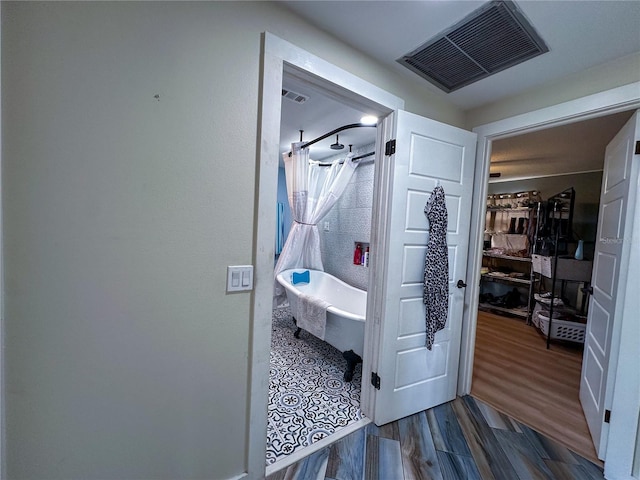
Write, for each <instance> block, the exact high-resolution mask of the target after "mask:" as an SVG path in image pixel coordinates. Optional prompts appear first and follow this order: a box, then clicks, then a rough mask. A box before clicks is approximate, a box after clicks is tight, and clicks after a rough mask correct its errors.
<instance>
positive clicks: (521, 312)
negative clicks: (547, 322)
mask: <svg viewBox="0 0 640 480" xmlns="http://www.w3.org/2000/svg"><path fill="white" fill-rule="evenodd" d="M478 308H481V309H482V310H485V311H491V310H493V311H496V312H502V313H508V314H509V315H514V316H516V317H523V318H528V317H529V313H528V312H527V308H526V307H524V308H506V307H498V306H496V305H491V304H490V303H480V304H478Z"/></svg>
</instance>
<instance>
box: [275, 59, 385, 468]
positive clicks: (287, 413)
mask: <svg viewBox="0 0 640 480" xmlns="http://www.w3.org/2000/svg"><path fill="white" fill-rule="evenodd" d="M282 93H283V95H282V103H281V119H280V153H285V154H286V152H288V151H290V150H291V149H292V144H293V143H295V142H300V141H302V142H314V141H315V140H316V139H318V138H321V137H323V136H325V135H326V134H327V133H328V132H332V131H334V130H336V129H338V128H340V127H342V126H345V125H356V124H359V123H361V120H362V118H363V117H365V116H375V114H376V112H372V110H371V109H365V108H363V107H358V108H356V107H352V106H350V105H346V104H345V103H344V102H343V101H338V100H336V99H334V98H332V97H331V96H330V95H328V92H327V90H326V89H325V88H323V87H322V86H319V85H314V84H312V83H311V82H309V81H307V80H304V79H301V78H299V77H298V76H296V75H293V74H291V73H290V72H287V71H285V74H284V76H283V79H282ZM334 142H335V143H334ZM375 143H376V128H375V121H374V125H373V127H355V128H349V129H345V130H343V131H341V132H340V133H339V134H336V135H332V136H330V137H327V138H326V139H324V140H321V141H319V142H317V143H313V145H311V146H309V154H310V165H309V169H310V171H309V178H317V179H320V182H322V178H324V176H330V175H331V172H333V171H334V170H335V171H337V170H338V169H340V168H345V165H344V162H345V161H346V160H347V159H348V158H349V157H354V158H356V159H357V162H356V163H355V165H356V168H355V170H354V171H353V175H352V176H351V178H350V180H349V182H348V184H347V185H346V188H345V190H344V192H343V193H342V194H341V195H340V198H339V199H338V200H337V202H336V203H335V204H334V205H333V206H332V207H331V209H330V210H329V211H328V212H327V213H326V215H325V216H323V217H322V218H320V219H319V220H317V224H318V231H319V237H320V254H321V258H322V264H323V267H324V272H325V273H326V274H328V276H327V277H326V279H330V280H331V281H335V280H337V281H338V282H344V284H346V285H342V284H340V283H338V282H335V285H336V287H338V288H340V292H341V295H342V297H341V300H340V301H344V308H345V309H347V308H349V307H352V308H353V312H350V313H354V312H356V311H358V312H359V310H362V312H360V313H361V316H362V318H363V320H362V321H358V320H353V319H349V318H344V317H340V316H338V315H334V314H333V313H332V312H327V313H326V317H325V316H323V320H325V322H326V335H324V336H323V340H321V339H320V338H319V337H318V336H317V335H313V334H312V333H310V332H309V331H307V330H305V329H302V328H300V326H299V323H300V322H299V321H300V318H299V317H298V323H296V316H297V315H298V314H299V313H300V312H301V310H300V309H299V308H298V307H299V306H300V305H299V300H298V299H297V298H295V295H294V294H293V293H292V290H293V289H291V290H289V289H288V288H287V289H286V293H287V296H286V298H287V300H286V301H285V302H284V304H282V305H278V306H277V307H275V308H274V309H273V313H272V325H271V353H270V368H269V372H270V378H269V404H268V425H267V457H266V462H267V465H268V466H271V465H274V468H278V469H279V468H282V467H284V466H286V465H288V464H290V463H294V462H295V461H297V460H298V459H300V458H301V457H302V456H305V455H308V454H309V453H310V452H312V451H315V450H316V449H318V448H320V446H319V445H324V444H326V443H327V442H332V441H335V439H336V438H337V437H336V435H338V436H344V435H346V434H348V433H350V432H351V431H353V430H355V429H357V428H359V427H361V426H363V425H364V424H366V423H368V421H369V420H368V419H367V418H366V417H365V416H364V415H363V413H362V410H361V408H360V398H361V385H362V368H361V365H362V363H361V362H362V356H363V355H364V351H363V345H364V316H365V315H366V300H364V301H362V298H365V299H366V292H367V290H368V281H369V271H370V268H369V265H368V261H367V260H368V255H369V253H370V248H371V213H372V208H373V191H374V189H373V184H374V172H375V168H374V160H375ZM336 163H337V164H338V165H340V164H342V166H336V165H335V164H336ZM291 168H293V167H291ZM314 172H315V173H314ZM289 175H292V172H289ZM288 178H289V180H291V178H290V177H288V176H287V173H286V172H285V165H284V162H283V161H282V158H281V159H280V162H279V167H278V188H277V211H278V212H279V214H278V220H277V223H278V224H277V230H276V239H275V240H276V249H275V253H276V257H275V259H274V264H275V263H276V262H277V261H278V258H279V256H280V254H281V252H282V247H283V245H284V244H285V242H286V240H287V238H288V236H289V233H290V231H291V226H292V223H293V222H294V221H295V220H293V219H292V213H291V208H290V207H291V202H292V200H291V197H292V193H291V192H290V191H287V187H288V185H287V184H288V183H290V182H289V181H288V180H287V179H288ZM325 181H326V180H325ZM289 188H291V185H289ZM310 190H311V189H310ZM312 197H314V194H312V193H311V191H309V197H308V200H307V205H309V202H312ZM298 220H300V219H298ZM356 254H357V255H356ZM356 256H357V258H356ZM306 267H308V265H306ZM298 270H299V271H298V272H297V273H300V274H303V273H304V270H305V269H304V268H302V269H298ZM311 275H315V272H311ZM329 276H330V277H329ZM303 280H304V279H303ZM305 283H307V282H306V281H303V282H302V284H305ZM312 283H313V282H309V285H310V286H311V284H312ZM349 287H353V288H349ZM307 294H308V295H314V294H313V293H311V292H305V295H307ZM318 298H319V299H320V297H318ZM335 301H337V299H336V300H334V302H335ZM296 312H298V313H296ZM333 332H335V333H333ZM353 368H355V369H354V370H352V369H353ZM276 463H277V465H275V464H276Z"/></svg>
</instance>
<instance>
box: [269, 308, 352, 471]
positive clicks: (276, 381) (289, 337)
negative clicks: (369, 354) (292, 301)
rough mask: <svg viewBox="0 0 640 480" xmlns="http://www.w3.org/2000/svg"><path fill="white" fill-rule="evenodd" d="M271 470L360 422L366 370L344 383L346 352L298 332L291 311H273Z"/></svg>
mask: <svg viewBox="0 0 640 480" xmlns="http://www.w3.org/2000/svg"><path fill="white" fill-rule="evenodd" d="M272 325H273V326H272V333H271V361H270V363H271V365H270V374H269V407H268V408H269V422H268V426H267V459H266V460H267V465H270V464H272V463H274V462H276V461H277V460H281V459H282V458H284V457H286V456H287V455H290V454H292V453H294V452H295V451H296V450H298V449H300V448H304V447H308V446H309V445H311V444H313V443H315V442H317V441H318V440H320V439H322V438H325V437H326V436H328V435H331V434H333V433H335V432H336V431H338V430H339V429H341V428H344V427H346V426H347V425H349V424H351V423H354V422H357V421H359V420H361V419H362V414H361V412H360V385H361V379H362V369H361V367H360V366H358V367H357V368H356V372H355V374H354V377H353V380H352V381H351V382H345V381H344V380H343V374H344V369H345V366H346V362H345V360H344V358H343V357H342V352H340V351H338V350H337V349H335V348H334V347H332V346H331V345H329V344H328V343H326V342H323V341H322V340H320V339H318V338H316V337H314V336H312V335H311V334H309V333H308V332H305V331H304V330H303V331H302V332H301V335H300V338H299V339H297V338H295V337H294V336H293V334H294V332H295V331H296V326H295V325H294V323H293V318H292V316H291V313H290V311H289V309H288V308H278V309H275V310H274V311H273V323H272Z"/></svg>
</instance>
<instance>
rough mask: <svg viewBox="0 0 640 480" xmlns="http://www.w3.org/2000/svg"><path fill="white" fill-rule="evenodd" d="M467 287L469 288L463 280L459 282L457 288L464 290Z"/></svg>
mask: <svg viewBox="0 0 640 480" xmlns="http://www.w3.org/2000/svg"><path fill="white" fill-rule="evenodd" d="M466 286H467V284H466V283H464V282H463V281H462V280H458V283H456V287H458V288H464V287H466Z"/></svg>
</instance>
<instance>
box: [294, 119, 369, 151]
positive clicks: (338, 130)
mask: <svg viewBox="0 0 640 480" xmlns="http://www.w3.org/2000/svg"><path fill="white" fill-rule="evenodd" d="M376 126H377V125H368V124H366V123H350V124H349V125H343V126H342V127H338V128H336V129H335V130H332V131H330V132H329V133H325V134H324V135H322V136H321V137H318V138H314V139H313V140H311V141H310V142H307V143H305V144H303V145H302V146H301V147H300V148H307V147H309V146H311V145H313V144H314V143H318V142H319V141H321V140H324V139H325V138H329V137H331V136H333V135H335V134H336V133H340V132H342V131H343V130H349V129H350V128H359V127H376ZM302 132H303V130H300V136H301V137H302ZM300 141H302V139H300ZM291 154H292V152H289V156H291Z"/></svg>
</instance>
